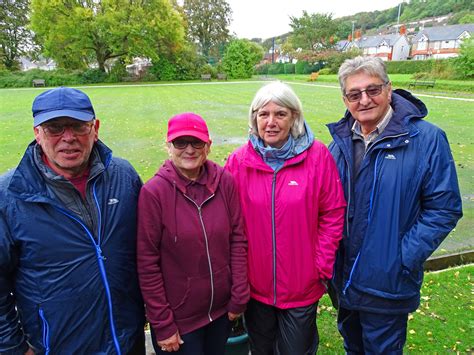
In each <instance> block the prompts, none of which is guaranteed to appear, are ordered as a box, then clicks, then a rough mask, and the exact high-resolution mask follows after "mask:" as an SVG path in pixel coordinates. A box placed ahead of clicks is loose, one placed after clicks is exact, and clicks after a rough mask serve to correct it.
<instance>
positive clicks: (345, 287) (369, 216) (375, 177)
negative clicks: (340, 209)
mask: <svg viewBox="0 0 474 355" xmlns="http://www.w3.org/2000/svg"><path fill="white" fill-rule="evenodd" d="M407 134H408V133H401V134H397V135H394V136H386V137H383V138H382V139H380V140H378V141H375V142H374V144H372V145H371V146H370V147H369V149H367V150H366V151H365V153H364V156H363V158H362V160H364V159H365V157H366V156H367V153H368V152H369V151H370V150H371V149H373V147H374V146H375V145H376V143H380V142H382V141H384V140H386V139H393V138H398V137H402V136H405V135H407ZM382 151H383V149H381V148H380V151H379V153H378V154H377V157H376V159H375V168H374V178H373V181H372V191H371V193H370V206H369V211H368V222H367V223H368V224H370V222H371V216H372V207H373V206H372V204H373V199H374V193H375V183H376V181H377V163H378V160H379V156H380V154H381V153H382ZM344 160H345V161H346V164H347V167H348V168H347V171H348V175H349V177H350V166H349V163H348V161H347V159H346V157H345V156H344ZM348 181H349V184H351V181H350V179H349V180H348ZM348 190H349V191H350V190H351V187H350V186H349V189H348ZM349 193H350V192H349ZM349 197H350V195H349ZM347 205H348V206H350V199H348V204H347ZM346 216H347V217H346V223H347V237H349V209H348V210H347V211H346ZM361 249H362V246H361ZM359 256H360V250H359V252H358V253H357V257H356V259H355V261H354V264H353V265H352V268H351V272H350V273H349V279H348V280H347V282H346V284H345V286H344V289H343V290H342V293H343V294H344V295H345V294H346V291H347V289H348V288H349V286H350V285H351V283H352V275H353V274H354V270H355V268H356V266H357V262H358V261H359Z"/></svg>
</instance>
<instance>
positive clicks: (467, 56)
mask: <svg viewBox="0 0 474 355" xmlns="http://www.w3.org/2000/svg"><path fill="white" fill-rule="evenodd" d="M454 65H455V68H456V72H457V74H458V76H459V77H460V78H462V79H472V78H474V39H473V38H469V39H465V40H464V41H463V44H462V45H461V50H460V52H459V57H457V58H456V59H455V62H454Z"/></svg>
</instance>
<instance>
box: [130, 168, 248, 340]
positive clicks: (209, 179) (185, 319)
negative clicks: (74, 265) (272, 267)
mask: <svg viewBox="0 0 474 355" xmlns="http://www.w3.org/2000/svg"><path fill="white" fill-rule="evenodd" d="M137 260H138V265H137V266H138V275H139V280H140V287H141V290H142V294H143V298H144V299H145V303H146V313H147V317H148V320H149V321H150V324H151V326H152V327H153V330H154V331H155V334H156V337H157V339H158V340H159V341H161V340H165V339H167V338H169V337H171V336H172V335H173V334H175V333H176V331H178V330H179V333H180V334H186V333H189V332H192V331H193V330H196V329H198V328H201V327H203V326H205V325H206V324H208V323H210V322H212V321H213V320H214V319H216V318H218V317H221V316H222V315H224V314H226V313H227V312H233V313H241V312H243V311H244V310H245V307H246V303H247V302H248V300H249V286H248V282H247V240H246V237H245V234H244V225H243V219H242V215H241V209H240V205H239V197H238V194H237V191H236V187H235V185H234V181H233V178H232V176H231V175H230V173H228V172H227V171H224V170H223V168H221V167H220V166H218V165H217V164H215V163H213V162H211V161H207V162H206V163H205V164H204V171H203V173H202V174H201V175H200V177H199V178H198V179H197V180H196V181H191V180H188V179H187V178H185V177H184V176H182V175H181V174H180V173H179V172H178V171H177V169H176V168H175V167H174V165H173V163H172V162H171V161H169V160H167V161H166V162H165V163H164V165H163V166H162V167H161V168H160V169H159V171H158V172H157V173H156V175H155V176H154V177H153V178H152V179H150V180H149V181H148V182H147V183H146V184H145V185H144V186H143V188H142V190H141V192H140V198H139V202H138V237H137Z"/></svg>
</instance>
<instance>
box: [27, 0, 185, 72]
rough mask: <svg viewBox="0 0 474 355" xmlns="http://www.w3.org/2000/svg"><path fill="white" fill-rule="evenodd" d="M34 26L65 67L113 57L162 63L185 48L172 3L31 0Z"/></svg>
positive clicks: (152, 0) (48, 52)
mask: <svg viewBox="0 0 474 355" xmlns="http://www.w3.org/2000/svg"><path fill="white" fill-rule="evenodd" d="M31 8H32V15H31V27H32V29H33V30H34V32H35V33H36V35H37V37H38V39H39V41H40V43H41V44H42V45H43V47H44V49H45V54H46V55H48V56H50V57H51V58H54V59H55V60H56V62H57V63H58V64H59V65H61V66H63V67H66V68H78V67H84V66H86V65H88V64H90V63H91V62H96V63H97V65H98V67H99V69H100V70H102V71H105V63H106V61H107V60H109V59H112V58H125V57H129V58H130V57H133V56H144V57H148V58H151V59H154V60H158V59H159V57H160V56H162V55H165V56H166V55H167V54H169V53H170V52H171V53H172V52H174V51H175V50H177V49H178V48H179V47H180V46H181V45H182V44H183V43H184V27H183V20H182V17H181V16H180V15H179V14H178V13H177V11H176V10H174V9H173V7H172V6H171V4H170V2H169V0H49V1H44V0H32V1H31Z"/></svg>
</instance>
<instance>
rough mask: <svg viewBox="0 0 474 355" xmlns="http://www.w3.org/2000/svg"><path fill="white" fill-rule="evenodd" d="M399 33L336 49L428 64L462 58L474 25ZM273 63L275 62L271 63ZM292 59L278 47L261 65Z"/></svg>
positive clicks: (357, 38)
mask: <svg viewBox="0 0 474 355" xmlns="http://www.w3.org/2000/svg"><path fill="white" fill-rule="evenodd" d="M397 30H398V31H399V33H392V34H378V35H371V36H368V35H366V36H363V35H361V33H360V31H356V33H355V36H354V39H352V38H351V36H349V38H348V39H347V40H341V41H339V42H337V43H336V44H335V46H334V49H336V50H337V51H340V52H346V51H349V50H351V49H359V50H360V51H361V52H362V55H364V56H371V57H379V58H381V59H382V60H385V61H390V60H407V59H413V60H425V59H443V58H451V57H456V56H458V55H459V49H460V47H461V44H462V42H463V41H464V40H466V39H468V38H471V37H472V36H474V24H463V25H450V26H448V25H446V26H435V27H426V28H424V29H421V30H419V31H418V32H413V31H415V28H410V29H409V30H408V31H409V32H410V33H409V34H407V31H406V29H405V26H398V27H397ZM272 59H273V60H272ZM288 61H289V58H288V57H287V56H286V55H285V53H282V51H281V47H280V46H278V45H276V46H275V51H274V53H272V48H270V50H269V51H268V52H267V53H266V55H265V59H264V60H263V61H262V63H272V62H273V63H277V62H280V63H281V62H283V63H285V62H288Z"/></svg>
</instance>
